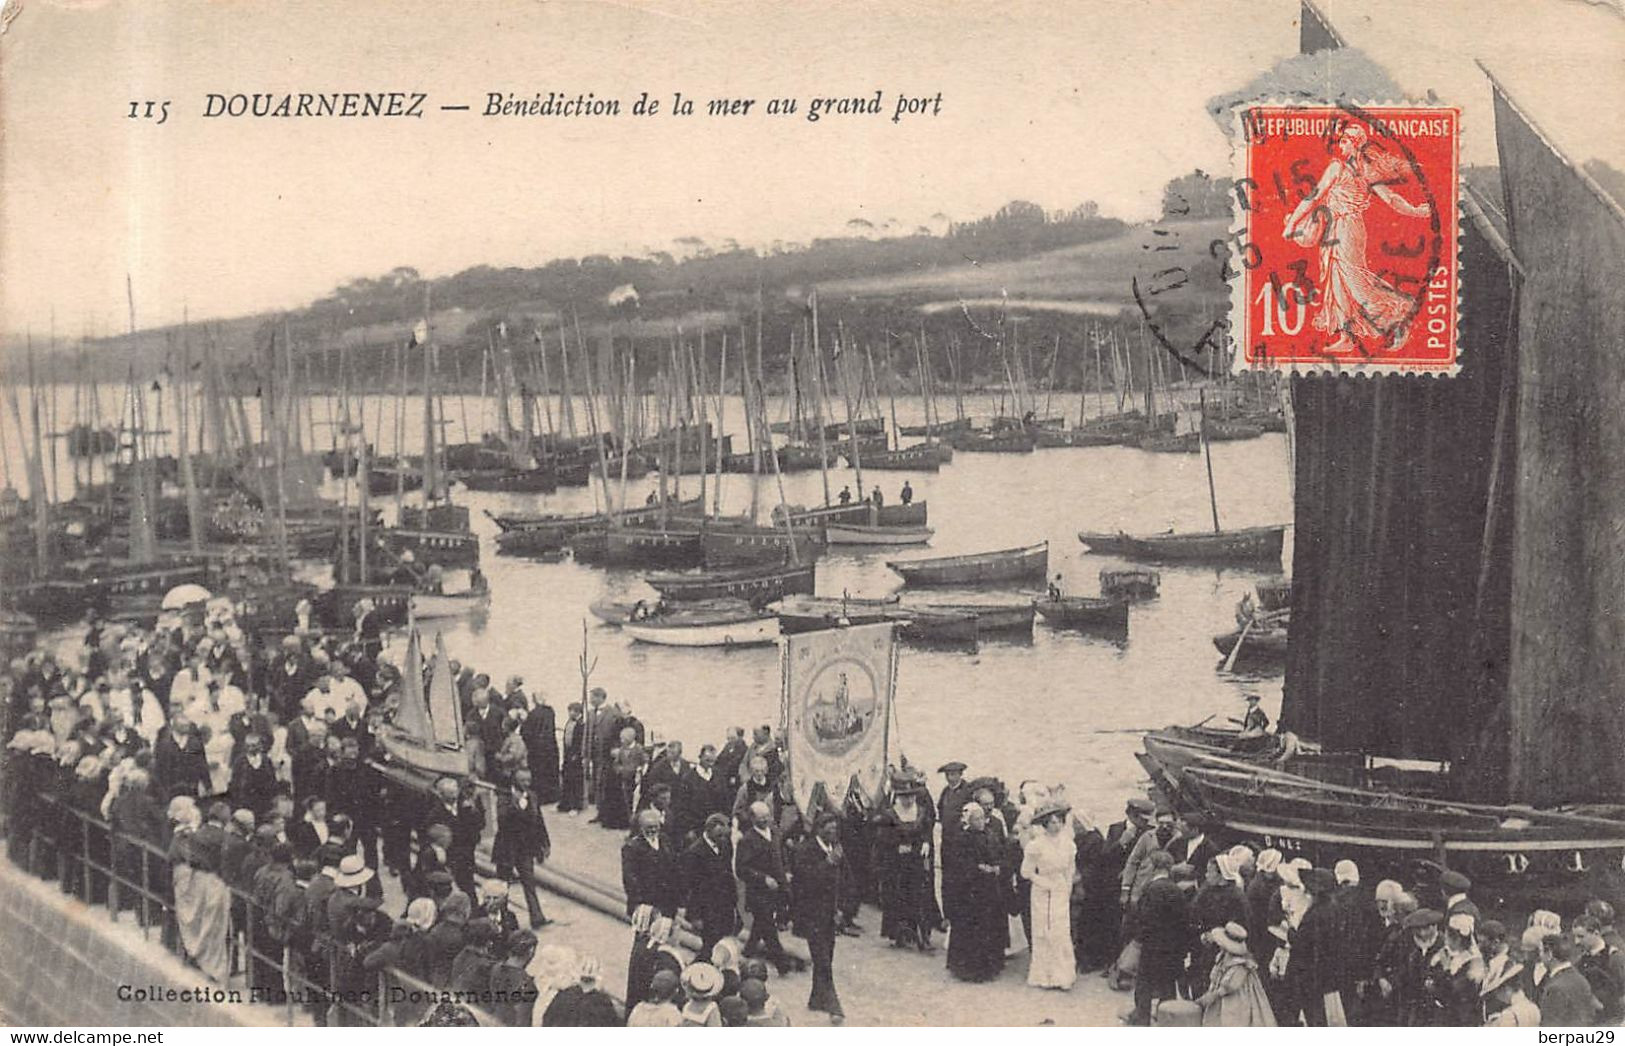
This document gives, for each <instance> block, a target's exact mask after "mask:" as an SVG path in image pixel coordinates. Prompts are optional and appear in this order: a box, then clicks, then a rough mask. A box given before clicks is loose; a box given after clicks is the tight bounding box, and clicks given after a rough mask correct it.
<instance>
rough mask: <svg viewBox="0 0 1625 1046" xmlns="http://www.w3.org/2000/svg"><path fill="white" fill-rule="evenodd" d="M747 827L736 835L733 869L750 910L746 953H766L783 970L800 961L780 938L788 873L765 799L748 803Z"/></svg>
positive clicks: (787, 969)
mask: <svg viewBox="0 0 1625 1046" xmlns="http://www.w3.org/2000/svg"><path fill="white" fill-rule="evenodd" d="M747 812H748V814H749V816H750V827H749V828H747V829H745V831H743V832H742V833H740V836H739V847H738V851H737V857H736V858H735V860H734V871H735V873H736V874H737V875H738V876H739V879H740V881H741V882H743V883H744V884H745V911H746V912H748V913H750V918H751V923H750V941H749V943H747V944H746V945H745V954H746V955H747V956H749V955H755V954H758V953H764V952H765V953H766V955H767V959H768V961H769V962H771V963H772V964H773V965H774V966H777V967H778V969H779V973H780V974H781V975H782V974H786V973H789V972H790V971H791V970H792V969H796V968H798V967H799V966H800V965H801V964H800V963H799V962H798V961H797V960H795V959H793V958H791V957H790V956H789V955H786V954H785V952H784V945H783V943H781V942H780V941H779V924H778V918H779V913H780V912H781V911H784V910H785V909H786V907H787V906H788V905H787V902H788V900H789V896H790V892H789V878H790V877H789V875H788V874H786V872H785V868H784V852H783V848H782V845H781V842H780V840H779V837H778V835H777V829H776V828H775V826H774V823H773V810H772V808H771V807H769V806H768V805H767V804H766V803H763V802H757V803H753V804H751V806H750V808H749V810H748V811H747Z"/></svg>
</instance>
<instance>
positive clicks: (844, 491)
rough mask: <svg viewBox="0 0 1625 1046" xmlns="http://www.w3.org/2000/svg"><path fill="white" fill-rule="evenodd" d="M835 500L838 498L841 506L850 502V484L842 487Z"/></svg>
mask: <svg viewBox="0 0 1625 1046" xmlns="http://www.w3.org/2000/svg"><path fill="white" fill-rule="evenodd" d="M837 500H839V501H840V503H841V504H842V505H843V506H844V505H850V504H852V488H851V487H850V486H846V487H842V488H841V493H840V495H839V497H838V498H837Z"/></svg>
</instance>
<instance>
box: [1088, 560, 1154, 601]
mask: <svg viewBox="0 0 1625 1046" xmlns="http://www.w3.org/2000/svg"><path fill="white" fill-rule="evenodd" d="M1161 589H1162V575H1161V574H1160V573H1158V572H1157V571H1155V570H1145V569H1136V568H1129V569H1127V570H1112V569H1109V568H1106V567H1102V568H1101V570H1100V594H1101V595H1103V596H1120V597H1122V598H1124V599H1156V598H1157V593H1158V592H1159V591H1161Z"/></svg>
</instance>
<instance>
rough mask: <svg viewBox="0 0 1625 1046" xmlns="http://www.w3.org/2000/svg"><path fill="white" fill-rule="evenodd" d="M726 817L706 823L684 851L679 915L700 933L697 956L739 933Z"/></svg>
mask: <svg viewBox="0 0 1625 1046" xmlns="http://www.w3.org/2000/svg"><path fill="white" fill-rule="evenodd" d="M728 831H729V821H728V815H727V814H720V813H713V814H711V815H710V816H708V817H707V818H706V819H705V827H704V828H703V829H702V830H701V832H700V837H699V838H698V839H696V840H694V842H693V844H692V845H690V846H689V848H688V849H686V850H684V851H683V860H682V866H681V875H682V885H683V895H682V896H683V907H682V910H681V912H679V915H680V916H682V917H683V918H686V919H687V920H688V921H689V922H690V923H692V924H693V925H694V926H696V927H698V929H699V932H700V954H701V955H710V954H711V948H712V946H714V945H715V944H716V943H717V942H718V941H720V940H722V938H724V937H732V936H733V935H734V933H735V931H737V930H738V929H739V908H738V892H737V891H736V889H735V886H734V874H733V846H732V845H731V844H730V843H729V842H728Z"/></svg>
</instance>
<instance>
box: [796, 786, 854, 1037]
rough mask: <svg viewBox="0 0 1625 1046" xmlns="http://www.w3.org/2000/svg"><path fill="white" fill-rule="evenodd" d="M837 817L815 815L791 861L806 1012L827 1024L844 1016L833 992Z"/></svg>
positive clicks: (837, 892)
mask: <svg viewBox="0 0 1625 1046" xmlns="http://www.w3.org/2000/svg"><path fill="white" fill-rule="evenodd" d="M840 839H841V818H840V816H839V815H838V814H835V813H830V812H825V813H822V814H820V815H819V816H818V820H817V822H816V823H815V825H814V828H813V834H812V835H811V836H810V837H808V838H806V839H803V840H802V841H801V845H800V846H798V847H796V856H795V862H794V868H795V872H794V876H795V878H794V882H795V894H794V897H795V902H794V903H795V927H796V935H797V936H798V937H802V938H805V939H806V941H807V949H808V951H810V952H811V953H812V968H813V975H812V992H811V994H810V995H808V997H807V1009H809V1010H821V1011H823V1012H824V1013H827V1014H829V1017H830V1021H831V1022H832V1023H837V1024H838V1023H840V1022H841V1021H842V1020H843V1019H844V1018H845V1016H846V1014H845V1013H844V1012H843V1011H842V1009H841V998H840V996H839V995H837V994H836V993H835V916H836V912H837V910H838V909H839V908H840V904H841V867H842V864H843V856H842V854H841V844H840Z"/></svg>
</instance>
